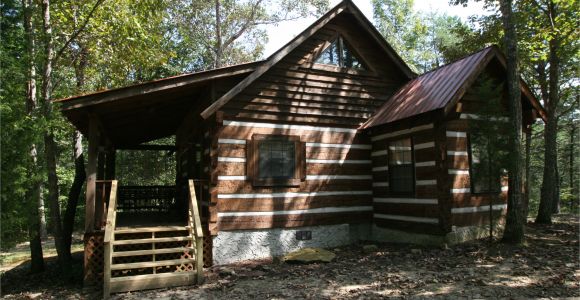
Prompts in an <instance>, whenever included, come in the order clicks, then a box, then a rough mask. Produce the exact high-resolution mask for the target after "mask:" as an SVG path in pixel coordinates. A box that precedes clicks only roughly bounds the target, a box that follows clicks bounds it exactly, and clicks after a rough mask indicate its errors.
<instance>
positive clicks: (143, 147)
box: [118, 145, 177, 151]
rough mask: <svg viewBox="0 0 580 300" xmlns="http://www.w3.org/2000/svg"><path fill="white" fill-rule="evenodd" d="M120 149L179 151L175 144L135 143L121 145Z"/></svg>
mask: <svg viewBox="0 0 580 300" xmlns="http://www.w3.org/2000/svg"><path fill="white" fill-rule="evenodd" d="M118 149H119V150H155V151H177V147H176V146H175V145H134V146H125V147H123V146H122V147H119V148H118Z"/></svg>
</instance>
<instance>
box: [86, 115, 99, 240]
mask: <svg viewBox="0 0 580 300" xmlns="http://www.w3.org/2000/svg"><path fill="white" fill-rule="evenodd" d="M98 155H99V128H98V122H97V119H96V117H95V116H92V115H91V116H90V117H89V145H88V163H87V187H86V204H85V205H86V208H85V233H89V232H93V231H94V228H95V200H96V189H97V185H96V182H97V160H98Z"/></svg>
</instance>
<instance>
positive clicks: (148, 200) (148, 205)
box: [117, 185, 176, 212]
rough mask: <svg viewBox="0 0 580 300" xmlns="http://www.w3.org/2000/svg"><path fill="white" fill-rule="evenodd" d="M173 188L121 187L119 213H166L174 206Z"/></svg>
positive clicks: (156, 186)
mask: <svg viewBox="0 0 580 300" xmlns="http://www.w3.org/2000/svg"><path fill="white" fill-rule="evenodd" d="M175 194H176V193H175V186H163V185H155V186H121V187H119V199H118V202H119V203H118V207H117V208H118V210H119V211H120V212H168V211H170V210H171V209H172V208H174V206H175V204H176V203H175V200H176V199H175V198H176V197H175Z"/></svg>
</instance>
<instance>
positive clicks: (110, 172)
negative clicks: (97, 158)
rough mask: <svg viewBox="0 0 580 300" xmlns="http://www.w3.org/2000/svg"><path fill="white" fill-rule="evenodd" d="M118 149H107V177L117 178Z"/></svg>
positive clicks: (108, 178)
mask: <svg viewBox="0 0 580 300" xmlns="http://www.w3.org/2000/svg"><path fill="white" fill-rule="evenodd" d="M116 154H117V151H116V150H115V149H113V148H111V149H109V151H107V156H106V161H105V179H106V180H115V160H116V158H117V155H116Z"/></svg>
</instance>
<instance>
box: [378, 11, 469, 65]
mask: <svg viewBox="0 0 580 300" xmlns="http://www.w3.org/2000/svg"><path fill="white" fill-rule="evenodd" d="M372 3H373V9H374V20H375V24H376V26H377V28H378V29H379V31H380V32H381V34H382V35H383V36H384V37H385V39H386V40H387V42H389V44H390V45H391V46H393V48H394V49H395V51H396V52H397V53H398V54H399V55H401V57H402V58H403V59H404V60H405V61H406V62H407V63H408V64H409V65H410V67H411V68H412V69H413V70H414V71H415V72H418V73H424V72H426V71H429V70H431V69H434V68H436V67H438V66H441V65H443V64H445V63H448V62H450V61H451V59H453V58H457V57H461V56H463V55H465V50H461V51H460V52H461V55H457V54H456V55H444V53H451V52H453V51H455V52H457V51H458V50H457V49H458V48H462V47H464V41H463V38H464V33H465V32H467V31H469V29H468V28H467V26H466V25H465V24H463V22H462V21H461V20H460V19H459V18H457V17H451V16H448V15H445V14H437V13H430V14H420V13H417V12H415V11H413V3H414V1H413V0H373V1H372Z"/></svg>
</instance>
